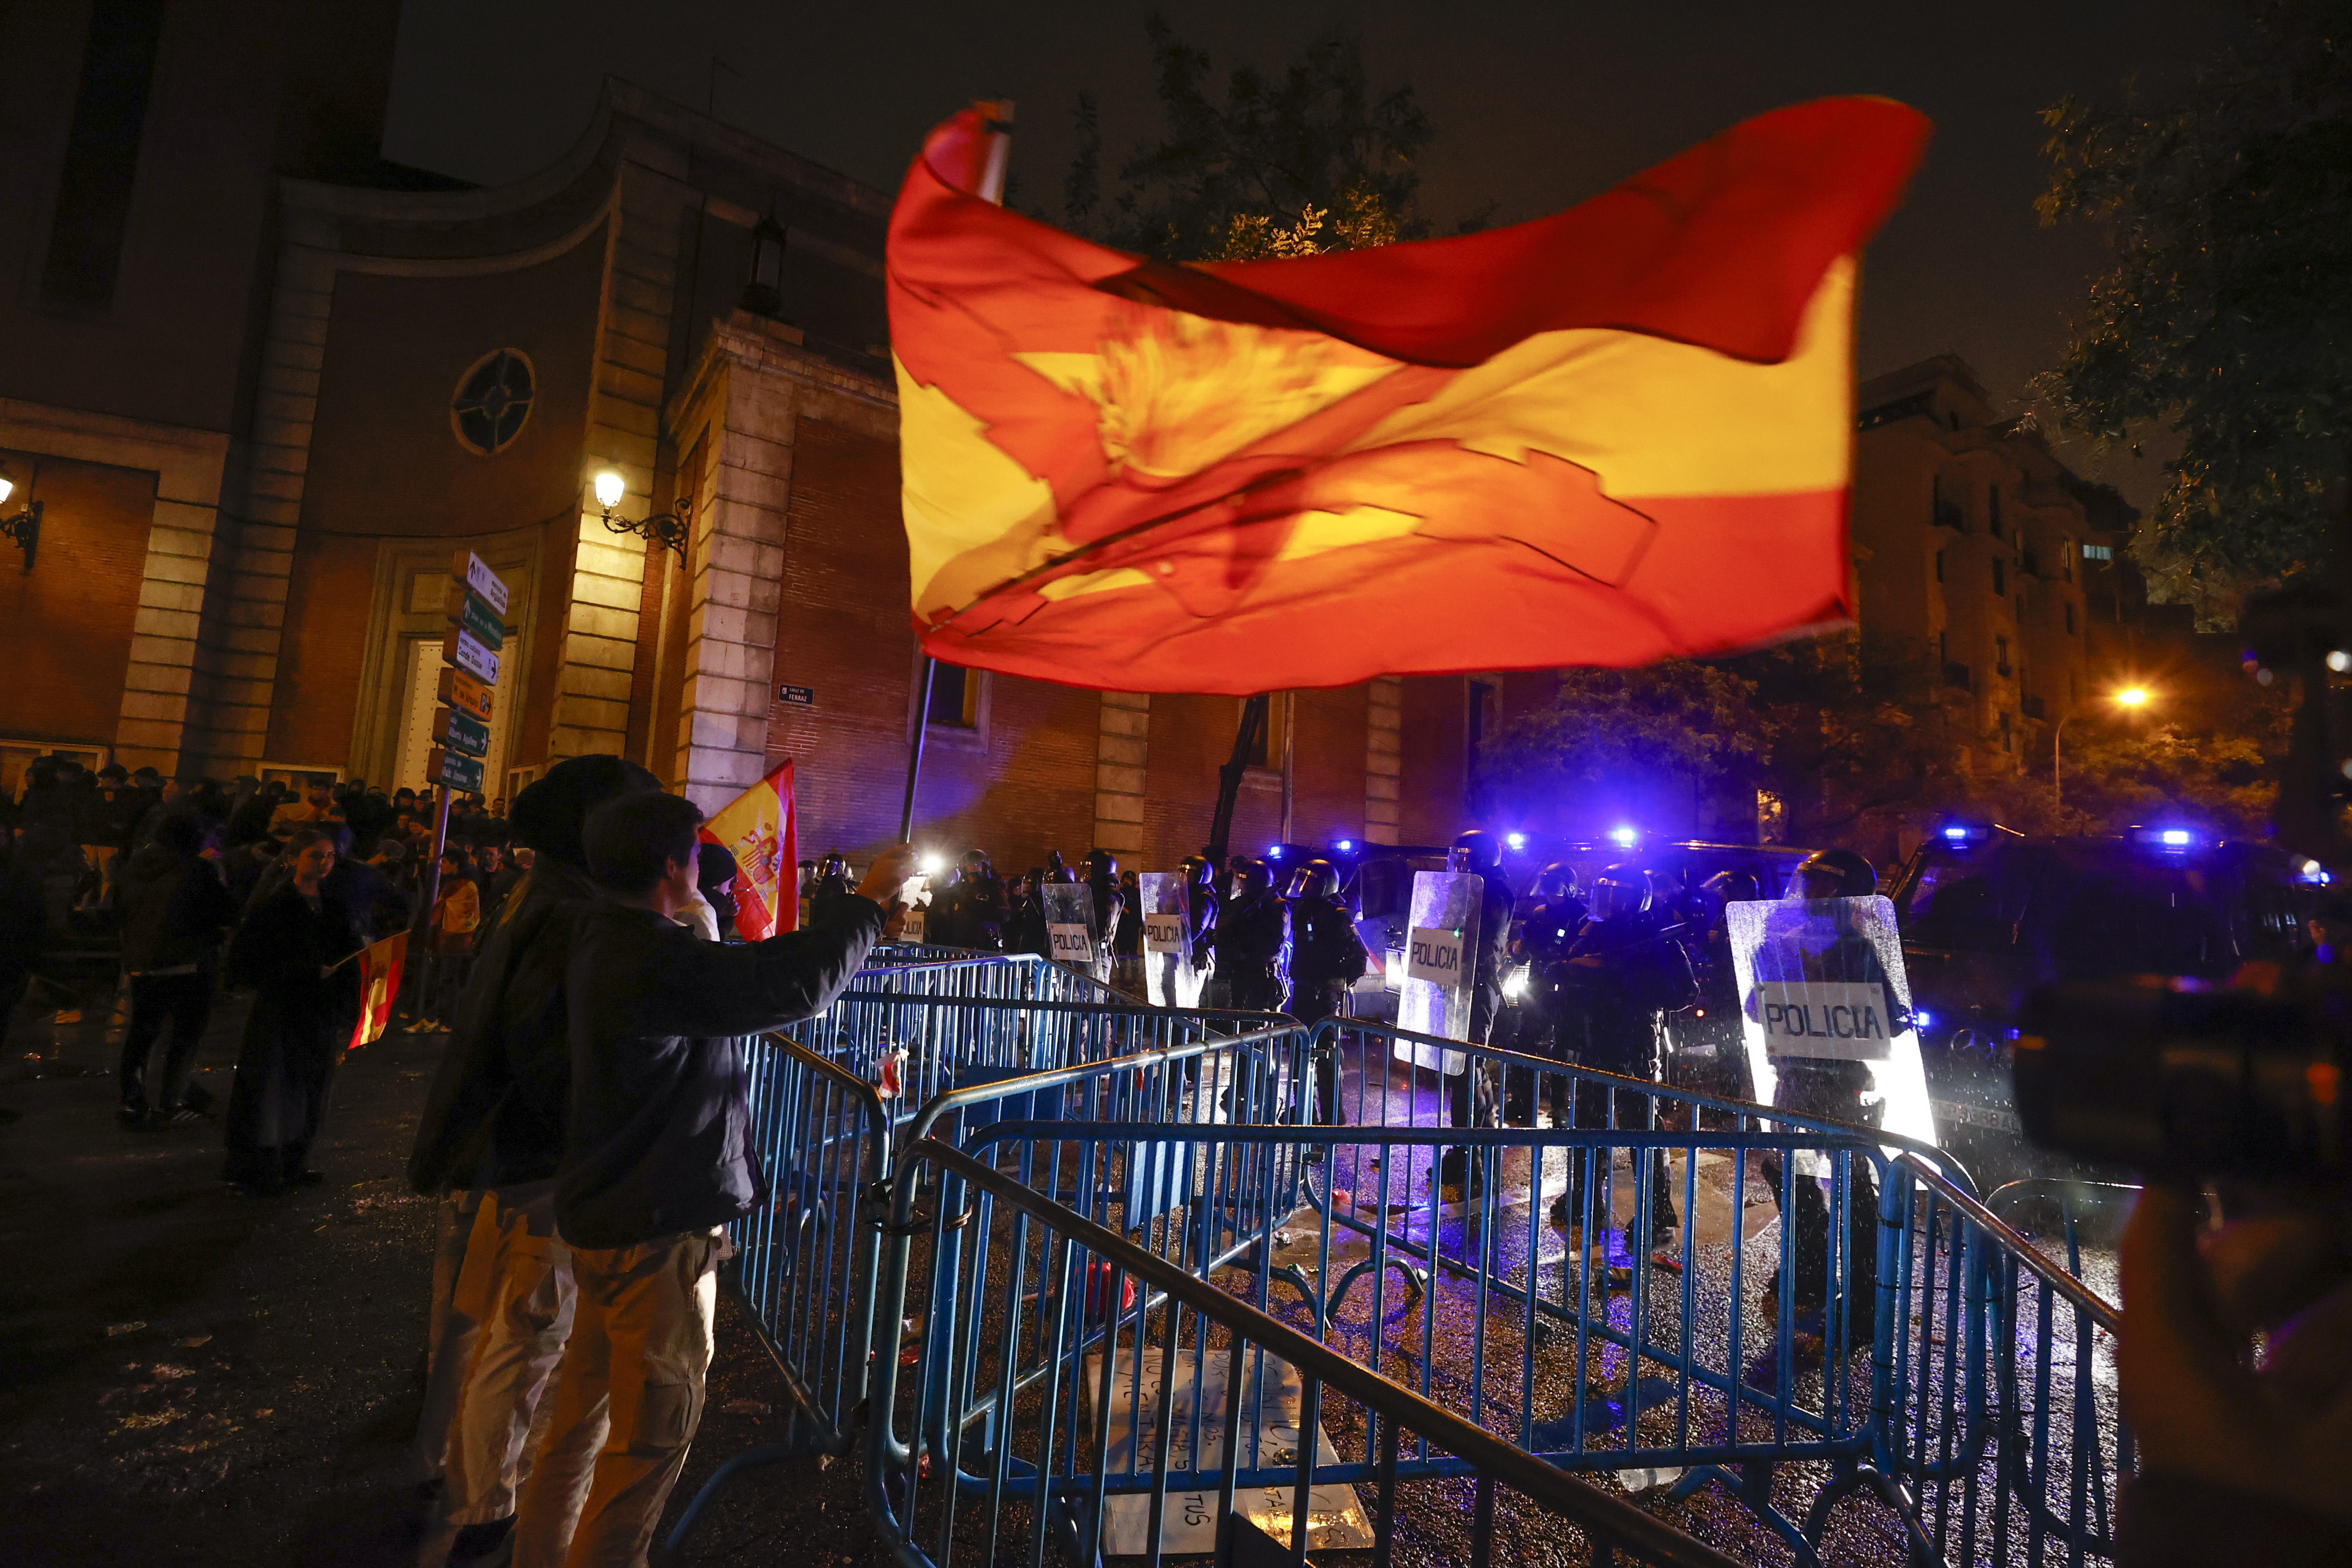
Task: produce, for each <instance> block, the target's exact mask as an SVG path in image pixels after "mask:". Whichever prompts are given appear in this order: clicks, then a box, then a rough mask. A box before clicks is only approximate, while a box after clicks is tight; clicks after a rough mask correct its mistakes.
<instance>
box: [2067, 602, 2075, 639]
mask: <svg viewBox="0 0 2352 1568" xmlns="http://www.w3.org/2000/svg"><path fill="white" fill-rule="evenodd" d="M2066 635H2067V636H2068V637H2073V636H2074V605H2067V606H2066Z"/></svg>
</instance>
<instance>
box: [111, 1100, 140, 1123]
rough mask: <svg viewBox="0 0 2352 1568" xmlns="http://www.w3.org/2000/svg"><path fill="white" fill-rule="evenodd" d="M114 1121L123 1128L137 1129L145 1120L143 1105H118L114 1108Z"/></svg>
mask: <svg viewBox="0 0 2352 1568" xmlns="http://www.w3.org/2000/svg"><path fill="white" fill-rule="evenodd" d="M114 1120H116V1121H120V1122H121V1123H122V1125H124V1126H125V1127H137V1126H139V1125H140V1124H141V1123H142V1122H144V1121H146V1120H147V1108H146V1107H145V1106H143V1105H118V1106H116V1107H115V1108H114Z"/></svg>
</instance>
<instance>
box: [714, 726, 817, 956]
mask: <svg viewBox="0 0 2352 1568" xmlns="http://www.w3.org/2000/svg"><path fill="white" fill-rule="evenodd" d="M702 842H704V843H705V844H718V845H721V846H724V847H726V848H729V849H731V850H733V851H734V853H735V930H736V931H737V932H738V934H740V936H741V937H742V938H743V940H744V941H745V942H765V941H766V940H767V939H768V938H770V937H772V936H774V935H775V934H776V933H777V932H779V931H791V930H793V928H795V927H796V926H798V925H799V924H800V917H801V904H800V867H801V854H800V834H799V829H798V825H797V824H795V823H794V822H793V764H792V763H777V764H776V765H775V767H774V769H773V770H772V771H771V772H770V773H769V774H768V776H767V777H766V778H763V779H761V781H760V782H759V783H758V784H753V785H752V786H751V788H750V789H747V790H745V791H744V792H743V793H742V794H741V795H737V796H736V797H735V798H734V799H733V800H731V801H730V802H728V803H727V804H726V805H723V806H721V807H720V808H719V810H718V811H717V812H716V813H714V814H712V816H710V817H709V819H708V820H707V821H705V822H704V823H703V825H702Z"/></svg>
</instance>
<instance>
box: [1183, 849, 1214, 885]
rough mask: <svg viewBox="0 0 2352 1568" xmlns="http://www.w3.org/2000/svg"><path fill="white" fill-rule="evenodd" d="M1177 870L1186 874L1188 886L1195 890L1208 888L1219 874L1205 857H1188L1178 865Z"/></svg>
mask: <svg viewBox="0 0 2352 1568" xmlns="http://www.w3.org/2000/svg"><path fill="white" fill-rule="evenodd" d="M1176 868H1177V869H1178V870H1180V871H1181V872H1183V873H1184V881H1185V883H1186V885H1187V886H1189V887H1194V888H1205V887H1207V886H1208V885H1209V884H1210V882H1211V881H1213V880H1214V879H1215V877H1216V874H1217V873H1216V868H1215V867H1213V866H1212V865H1210V864H1209V858H1208V857H1207V856H1205V855H1187V856H1185V857H1184V858H1183V859H1181V860H1179V861H1178V862H1177V863H1176Z"/></svg>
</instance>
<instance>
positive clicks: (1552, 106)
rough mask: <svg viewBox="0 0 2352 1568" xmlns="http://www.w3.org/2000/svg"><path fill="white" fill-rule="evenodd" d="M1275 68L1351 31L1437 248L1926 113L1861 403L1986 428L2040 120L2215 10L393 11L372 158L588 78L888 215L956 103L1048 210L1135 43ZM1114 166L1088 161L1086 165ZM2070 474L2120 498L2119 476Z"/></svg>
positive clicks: (2073, 6)
mask: <svg viewBox="0 0 2352 1568" xmlns="http://www.w3.org/2000/svg"><path fill="white" fill-rule="evenodd" d="M1153 9H1158V10H1160V11H1161V12H1162V13H1163V14H1164V15H1166V16H1168V17H1169V20H1170V21H1171V24H1172V25H1173V26H1175V28H1176V30H1177V32H1178V34H1179V36H1180V37H1183V38H1185V39H1186V40H1187V41H1189V42H1192V43H1193V44H1195V45H1198V46H1200V47H1206V48H1208V49H1209V50H1211V51H1212V52H1213V54H1214V55H1215V56H1216V57H1217V60H1218V65H1219V68H1220V75H1222V71H1223V68H1224V67H1225V66H1226V65H1227V64H1229V63H1230V62H1231V61H1232V60H1233V59H1234V58H1236V57H1240V58H1249V59H1253V60H1255V62H1257V63H1258V64H1259V65H1261V66H1263V67H1266V68H1273V67H1276V66H1278V65H1280V64H1282V63H1283V62H1285V61H1286V60H1288V59H1289V58H1292V57H1293V56H1294V55H1296V54H1297V52H1298V51H1299V49H1300V48H1301V47H1303V46H1305V45H1306V44H1307V43H1309V42H1311V41H1312V39H1313V38H1314V37H1315V36H1316V35H1317V34H1318V32H1319V31H1320V30H1323V29H1327V28H1329V27H1331V26H1335V25H1339V26H1354V27H1355V28H1356V29H1357V30H1358V31H1359V32H1360V36H1361V37H1362V39H1363V44H1364V52H1365V58H1366V62H1367V65H1368V68H1369V69H1370V75H1371V78H1372V80H1373V81H1374V83H1375V84H1376V85H1380V86H1386V85H1391V84H1393V83H1396V82H1399V81H1410V82H1411V83H1412V86H1413V87H1414V89H1416V91H1417V93H1418V96H1419V97H1420V100H1421V101H1422V103H1423V107H1424V108H1425V109H1426V110H1428V112H1429V115H1430V117H1431V119H1432V121H1433V123H1434V124H1435V127H1436V130H1437V140H1436V142H1435V143H1434V145H1433V146H1432V148H1431V149H1430V151H1429V153H1427V154H1426V155H1425V157H1424V159H1423V186H1422V202H1423V209H1424V210H1425V211H1426V212H1428V213H1429V214H1430V215H1431V216H1433V217H1435V218H1437V219H1438V220H1440V222H1441V225H1443V224H1444V222H1445V221H1446V220H1450V219H1451V218H1453V217H1454V216H1457V215H1459V214H1463V213H1467V212H1473V211H1475V210H1477V209H1479V208H1482V207H1484V206H1486V205H1487V204H1488V203H1490V202H1491V203H1494V204H1495V216H1496V221H1498V222H1509V221H1513V220H1516V219H1519V218H1525V217H1532V216H1538V215H1539V214H1542V213H1545V212H1549V211H1553V210H1556V209H1558V208H1560V207H1564V206H1568V205H1572V204H1574V203H1576V202H1578V201H1580V200H1582V199H1584V198H1585V197H1587V196H1589V195H1593V194H1594V193H1596V192H1598V191H1601V190H1603V189H1606V188H1607V187H1608V186H1609V185H1611V184H1614V183H1615V182H1616V181H1618V180H1620V179H1622V178H1623V177H1624V176H1626V175H1628V174H1633V172H1635V171H1636V170H1638V169H1641V168H1643V167H1644V166H1645V165H1647V164H1650V163H1655V162H1657V161H1658V160H1660V159H1662V158H1665V157H1668V156H1670V155H1672V154H1673V153H1676V152H1678V151H1680V150H1681V149H1683V148H1684V147H1685V146H1688V145H1689V144H1690V143H1692V142H1696V141H1699V140H1701V139H1703V138H1705V137H1706V136H1707V135H1709V134H1711V133H1713V132H1716V131H1717V130H1720V129H1721V128H1723V127H1724V126H1726V125H1728V124H1730V123H1732V122H1734V121H1738V120H1741V119H1744V118H1746V117H1747V116H1748V115H1751V114H1755V113H1758V112H1759V111H1761V110H1766V109H1769V108H1771V107H1773V106H1775V105H1778V104H1782V103H1789V102H1793V101H1797V100H1804V99H1809V98H1816V97H1821V96H1823V95H1825V94H1832V93H1881V94H1885V95H1886V96H1888V97H1892V98H1898V99H1901V100H1904V101H1906V102H1907V103H1910V104H1913V105H1915V106H1916V107H1917V108H1919V109H1921V110H1924V111H1926V112H1927V114H1928V115H1929V116H1930V117H1932V118H1933V119H1934V121H1936V134H1935V141H1934V142H1933V144H1932V145H1931V146H1930V148H1929V150H1928V154H1927V165H1926V167H1925V168H1924V169H1923V170H1922V171H1921V173H1920V174H1919V176H1918V178H1917V180H1916V182H1915V183H1914V184H1913V186H1912V188H1911V192H1910V196H1909V199H1908V201H1907V202H1906V205H1904V207H1903V208H1902V209H1901V210H1899V211H1898V212H1897V213H1896V214H1895V216H1894V217H1893V218H1892V220H1890V221H1889V223H1888V224H1887V226H1886V227H1885V229H1884V230H1882V231H1881V234H1880V236H1879V238H1878V240H1877V241H1876V243H1875V244H1874V245H1873V247H1871V250H1870V252H1869V255H1868V257H1867V258H1866V260H1865V263H1864V279H1863V310H1862V336H1861V348H1860V369H1861V372H1862V374H1864V376H1870V375H1874V374H1879V373H1881V372H1884V371H1887V370H1892V369H1895V368H1897V367H1899V366H1901V365H1904V364H1907V363H1911V362H1912V361H1914V360H1917V359H1920V358H1923V357H1925V356H1927V355H1928V354H1932V353H1943V352H1947V351H1951V352H1957V353H1959V354H1961V355H1962V356H1963V357H1965V358H1966V359H1967V360H1969V363H1972V364H1973V365H1974V366H1975V367H1976V369H1977V371H1978V373H1979V375H1980V376H1981V378H1982V379H1983V381H1984V383H1985V384H1986V386H1987V387H1988V389H1990V391H1991V392H1992V394H1993V395H1994V396H1995V397H1996V398H1997V399H2001V400H2004V401H2006V402H2008V403H2010V405H2012V406H2014V400H2015V399H2016V398H2017V396H2018V395H2019V394H2020V392H2021V388H2022V385H2023V383H2024V381H2025V378H2026V377H2027V376H2029V375H2030V374H2032V373H2033V372H2034V371H2035V370H2036V369H2039V368H2041V367H2042V366H2043V365H2045V364H2047V363H2050V362H2051V361H2052V360H2053V358H2054V357H2055V356H2056V354H2057V353H2058V352H2059V350H2060V347H2061V345H2062V344H2063V342H2064V337H2065V331H2066V323H2067V321H2068V320H2069V317H2070V315H2071V314H2072V313H2073V312H2074V311H2075V310H2078V309H2079V308H2080V305H2081V301H2082V299H2083V296H2084V285H2085V283H2086V280H2087V279H2089V278H2090V276H2091V275H2092V274H2093V273H2094V272H2095V270H2096V269H2097V268H2098V267H2099V265H2100V261H2101V257H2102V252H2103V249H2104V239H2103V237H2102V236H2100V235H2099V234H2098V233H2097V232H2096V231H2095V230H2094V229H2092V228H2089V227H2086V226H2080V225H2070V226H2065V227H2063V228H2060V229H2055V230H2053V229H2046V228H2043V227H2042V226H2041V225H2040V220H2039V219H2038V218H2037V217H2036V216H2035V215H2034V213H2033V210H2032V200H2033V197H2034V196H2035V195H2037V194H2038V193H2039V191H2040V190H2041V188H2042V184H2043V180H2044V175H2045V165H2044V163H2043V162H2042V157H2041V154H2040V148H2041V143H2042V136H2043V129H2042V124H2041V122H2040V121H2039V119H2038V118H2037V115H2038V112H2039V110H2041V109H2042V108H2043V107H2044V106H2046V105H2048V104H2049V103H2051V102H2053V101H2054V100H2056V99H2058V98H2059V97H2060V96H2061V95H2063V94H2064V93H2067V92H2070V91H2071V92H2075V93H2078V94H2084V95H2089V96H2095V97H2099V98H2105V99H2113V98H2115V97H2116V96H2117V94H2118V93H2119V91H2120V89H2121V87H2122V84H2123V83H2124V82H2125V81H2126V79H2134V78H2137V79H2138V80H2140V81H2141V82H2142V83H2143V84H2145V85H2147V86H2150V87H2160V86H2162V85H2163V84H2166V83H2168V82H2169V81H2172V80H2176V79H2179V77H2180V76H2181V75H2182V74H2184V73H2185V71H2186V70H2187V69H2188V68H2189V67H2190V65H2192V64H2193V62H2194V61H2195V60H2196V58H2198V57H2200V55H2202V54H2204V53H2206V52H2208V51H2210V49H2211V48H2212V47H2214V46H2215V45H2216V43H2217V42H2218V41H2220V40H2221V39H2223V38H2224V37H2226V36H2227V33H2228V30H2229V27H2230V25H2231V15H2232V13H2231V7H2229V6H2228V5H2224V4H2219V3H2216V0H2043V3H2042V4H2032V5H2029V4H2020V3H2013V0H1995V3H1990V4H1986V3H1979V4H1972V5H1941V6H1938V5H1916V4H1914V5H1892V4H1884V3H1881V4H1870V5H1859V4H1835V5H1832V4H1801V5H1789V4H1780V5H1769V4H1763V3H1750V4H1730V3H1725V0H1715V3H1712V4H1705V5H1673V4H1650V5H1609V6H1594V5H1574V4H1565V3H1561V0H1550V3H1542V0H1519V3H1515V4H1495V3H1482V0H1455V3H1453V4H1447V5H1433V4H1427V3H1422V4H1375V5H1359V6H1353V7H1331V8H1324V7H1312V8H1310V7H1304V6H1301V7H1287V6H1280V5H1268V4H1266V3H1265V0H1257V3H1255V4H1179V5H1160V6H1156V7H1155V6H1151V5H1122V4H1106V3H1101V0H1094V3H1087V4H1079V3H1075V0H1052V3H1039V0H1031V3H1028V4H1024V5H996V6H991V5H970V4H964V5H839V4H834V5H824V6H815V5H780V4H775V3H772V0H771V3H769V4H751V3H747V0H698V3H696V4H691V5H682V4H677V3H674V0H673V3H671V4H656V3H653V0H498V3H495V4H490V5H485V4H483V3H482V0H406V6H405V10H404V19H403V24H402V29H401V37H400V52H399V57H398V60H397V63H396V66H395V68H394V82H393V97H392V107H391V112H390V115H389V117H388V121H387V123H386V126H385V144H384V152H385V154H386V156H388V157H391V158H394V159H397V160H399V161H400V162H403V163H415V164H418V165H421V166H423V167H425V168H429V169H434V170H437V171H439V172H442V173H445V174H455V175H457V176H459V177H461V178H465V179H468V180H474V181H478V182H481V183H484V184H491V183H498V182H503V181H507V180H512V179H516V178H519V177H520V176H522V175H525V174H530V173H532V172H533V171H535V170H537V169H540V168H541V167H543V166H545V165H546V164H547V163H551V162H552V161H553V160H555V159H556V158H557V157H559V156H561V155H562V153H563V152H564V150H565V149H566V148H568V147H569V146H570V145H571V144H572V142H573V140H574V139H575V138H576V137H577V136H578V135H579V133H580V132H581V130H582V128H583V126H584V125H585V124H586V122H587V119H588V116H589V114H590V113H591V112H592V111H593V107H594V103H595V98H596V92H597V88H598V84H599V82H600V81H601V80H602V79H603V78H604V76H605V75H607V74H612V75H616V76H621V77H625V78H627V79H630V80H632V81H635V82H637V83H639V84H640V85H642V86H645V87H646V88H650V89H653V90H655V91H656V92H659V93H662V94H665V95H667V96H668V97H671V98H674V99H677V100H679V101H681V102H684V103H687V104H689V105H691V106H694V107H697V108H700V107H704V106H705V105H706V103H708V102H709V100H711V98H712V91H713V79H714V72H713V68H712V59H713V58H714V57H716V58H718V59H719V60H720V61H722V62H723V65H722V66H721V67H720V68H719V69H718V70H717V72H716V103H715V108H716V111H717V113H718V115H719V118H721V119H723V120H726V121H730V122H731V123H733V124H736V125H739V126H740V127H742V128H743V129H745V130H747V131H750V132H753V133H754V134H757V135H759V136H761V137H763V138H765V139H767V140H769V141H771V142H776V143H777V144H779V145H781V146H784V147H788V148H790V149H792V150H793V151H794V152H796V153H801V154H802V155H803V156H805V157H809V158H812V159H814V160H815V161H817V162H818V163H825V164H828V165H830V166H832V167H834V168H836V169H839V170H841V171H843V172H844V173H845V174H850V175H853V176H855V177H856V178H857V179H860V180H864V181H866V182H868V183H870V184H875V185H877V186H879V187H881V188H883V189H885V190H890V191H895V190H896V189H897V187H898V181H899V179H900V177H901V176H902V175H903V174H904V172H905V169H906V165H907V163H908V159H909V158H910V157H912V155H913V153H914V151H915V149H916V146H917V145H918V143H919V141H920V139H921V136H922V134H923V132H925V131H926V130H927V129H929V126H930V125H931V124H932V123H933V122H934V121H938V120H940V119H942V118H944V117H945V116H946V115H947V114H948V113H949V112H950V111H951V110H954V109H956V108H957V107H959V106H960V105H961V104H962V103H963V102H964V101H965V100H969V99H971V98H973V97H977V96H987V95H992V94H1003V95H1005V96H1008V97H1011V98H1013V99H1014V100H1016V101H1017V102H1018V103H1019V105H1020V111H1019V113H1020V122H1021V131H1020V132H1019V134H1018V135H1017V136H1016V138H1015V140H1014V142H1013V177H1014V180H1015V182H1016V185H1015V192H1014V195H1015V198H1016V200H1018V201H1019V202H1020V203H1021V204H1022V205H1024V206H1030V207H1033V208H1034V207H1038V206H1042V207H1044V209H1045V211H1046V212H1047V213H1048V214H1049V215H1058V213H1059V210H1060V196H1061V183H1062V175H1063V172H1064V170H1065V169H1066V167H1067V165H1068V161H1069V155H1070V152H1071V150H1072V146H1073V138H1072V135H1071V133H1070V131H1069V121H1070V106H1071V103H1072V100H1074V98H1075V97H1076V94H1077V93H1078V92H1079V91H1080V90H1081V89H1093V90H1095V91H1096V92H1097V94H1098V95H1099V96H1100V97H1101V99H1102V100H1103V105H1104V118H1105V130H1106V132H1107V136H1106V142H1107V151H1108V152H1109V153H1112V154H1116V153H1118V152H1120V151H1123V150H1124V148H1125V147H1126V146H1127V145H1129V143H1130V142H1133V141H1134V140H1135V138H1137V137H1138V136H1139V135H1141V134H1143V133H1145V132H1148V131H1150V130H1151V129H1153V128H1154V127H1155V125H1156V112H1157V105H1156V101H1155V100H1153V98H1152V96H1151V78H1150V57H1149V53H1148V46H1147V44H1146V42H1145V39H1144V36H1143V27H1142V18H1143V17H1144V16H1146V15H1147V14H1148V13H1149V12H1150V11H1151V10H1153ZM1109 161H1110V160H1109V159H1108V158H1107V160H1106V162H1107V163H1108V162H1109ZM2069 455H2070V456H2071V457H2072V458H2074V461H2075V462H2076V464H2077V466H2078V467H2080V468H2085V469H2086V470H2088V469H2097V471H2098V477H2102V478H2105V479H2110V480H2113V481H2114V482H2116V483H2118V484H2121V485H2122V486H2123V487H2124V489H2126V493H2128V494H2130V495H2132V497H2133V499H2134V500H2143V501H2144V500H2146V497H2147V492H2148V489H2149V485H2148V482H2147V473H2146V472H2145V470H2144V466H2139V467H2135V466H2131V465H2127V464H2126V463H2125V462H2124V461H2123V460H2121V459H2119V458H2118V459H2111V460H2110V461H2109V462H2108V463H2107V464H2105V465H2104V466H2100V465H2097V464H2095V463H2094V462H2093V461H2092V460H2091V458H2090V457H2089V455H2088V454H2085V453H2081V452H2074V453H2070V454H2069Z"/></svg>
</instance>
